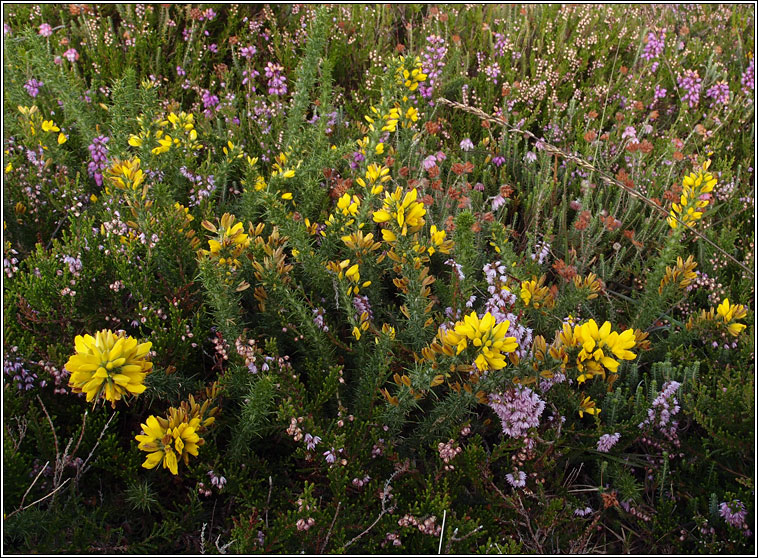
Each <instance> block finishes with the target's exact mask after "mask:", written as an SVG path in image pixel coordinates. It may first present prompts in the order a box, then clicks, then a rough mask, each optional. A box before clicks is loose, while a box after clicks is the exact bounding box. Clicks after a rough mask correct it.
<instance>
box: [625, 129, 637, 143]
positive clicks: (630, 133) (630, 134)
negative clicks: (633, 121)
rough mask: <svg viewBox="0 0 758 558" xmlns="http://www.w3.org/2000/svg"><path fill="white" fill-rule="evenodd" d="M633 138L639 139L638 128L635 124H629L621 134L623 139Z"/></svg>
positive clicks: (633, 139)
mask: <svg viewBox="0 0 758 558" xmlns="http://www.w3.org/2000/svg"><path fill="white" fill-rule="evenodd" d="M627 138H629V139H631V140H632V141H637V130H635V129H634V126H627V127H626V129H625V130H624V132H623V133H622V134H621V139H622V140H625V139H627Z"/></svg>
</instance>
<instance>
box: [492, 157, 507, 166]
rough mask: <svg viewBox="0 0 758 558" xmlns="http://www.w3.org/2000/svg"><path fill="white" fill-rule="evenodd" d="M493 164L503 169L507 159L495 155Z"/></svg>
mask: <svg viewBox="0 0 758 558" xmlns="http://www.w3.org/2000/svg"><path fill="white" fill-rule="evenodd" d="M492 162H493V163H494V164H495V166H496V167H502V166H503V164H505V157H503V156H502V155H495V156H494V157H493V158H492Z"/></svg>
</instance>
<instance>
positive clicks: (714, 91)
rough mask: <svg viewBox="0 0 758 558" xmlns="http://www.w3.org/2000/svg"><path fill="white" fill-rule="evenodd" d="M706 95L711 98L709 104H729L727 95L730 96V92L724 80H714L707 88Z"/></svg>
mask: <svg viewBox="0 0 758 558" xmlns="http://www.w3.org/2000/svg"><path fill="white" fill-rule="evenodd" d="M706 95H708V96H709V97H710V98H711V99H713V102H712V103H711V106H714V105H727V104H729V97H730V96H731V93H730V92H729V84H728V83H727V82H725V81H719V82H716V83H715V84H714V85H713V86H711V87H710V88H709V89H708V91H707V92H706Z"/></svg>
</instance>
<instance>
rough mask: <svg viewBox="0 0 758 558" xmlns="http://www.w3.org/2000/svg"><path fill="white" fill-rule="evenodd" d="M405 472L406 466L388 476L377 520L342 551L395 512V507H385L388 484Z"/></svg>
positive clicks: (343, 548) (344, 547) (388, 489)
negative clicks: (383, 518) (387, 515)
mask: <svg viewBox="0 0 758 558" xmlns="http://www.w3.org/2000/svg"><path fill="white" fill-rule="evenodd" d="M406 470H407V467H406V466H402V467H400V468H399V469H397V470H396V471H395V472H394V473H392V474H391V475H390V478H388V479H387V480H386V481H385V483H384V490H382V511H381V512H380V513H379V515H378V516H377V518H376V519H375V520H374V522H373V523H372V524H371V525H369V526H368V527H366V529H365V530H364V531H363V532H362V533H361V534H359V535H356V536H355V537H353V538H352V539H351V540H350V541H349V542H348V543H347V544H345V546H343V547H342V550H345V549H347V547H349V546H351V545H352V544H353V543H355V542H356V541H358V539H360V538H361V537H363V535H365V534H366V533H368V532H369V531H371V529H373V528H374V527H375V526H376V524H377V523H379V521H380V520H381V519H382V517H384V516H385V515H386V514H388V513H392V512H393V511H395V506H394V505H393V506H390V507H389V508H388V507H387V497H388V496H389V491H390V483H391V482H392V480H393V479H394V478H395V477H396V476H397V475H399V474H400V473H403V472H405V471H406Z"/></svg>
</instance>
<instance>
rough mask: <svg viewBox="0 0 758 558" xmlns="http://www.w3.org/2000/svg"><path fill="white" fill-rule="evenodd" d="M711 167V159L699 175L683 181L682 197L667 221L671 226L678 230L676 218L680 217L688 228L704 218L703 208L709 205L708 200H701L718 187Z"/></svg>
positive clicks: (672, 207)
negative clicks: (710, 171)
mask: <svg viewBox="0 0 758 558" xmlns="http://www.w3.org/2000/svg"><path fill="white" fill-rule="evenodd" d="M710 166H711V161H710V159H709V160H707V161H706V162H705V163H704V164H703V166H702V168H701V169H700V170H698V172H697V174H695V173H690V174H689V175H688V176H685V177H684V180H683V181H682V195H681V197H680V198H679V203H675V204H673V205H672V206H671V212H670V213H669V217H668V219H667V221H668V224H669V226H670V227H671V228H672V229H676V228H677V227H678V226H679V223H678V222H677V220H676V218H677V217H678V218H679V219H680V220H681V221H683V222H684V224H685V225H687V226H692V225H693V224H694V223H695V221H697V220H698V219H700V218H701V217H702V216H703V212H702V210H703V208H705V207H706V206H707V205H708V200H707V199H701V197H702V196H704V195H705V194H709V193H710V192H712V191H713V187H714V186H716V178H715V177H714V176H713V175H712V174H711V173H709V172H706V171H707V170H708V167H710Z"/></svg>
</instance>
